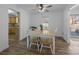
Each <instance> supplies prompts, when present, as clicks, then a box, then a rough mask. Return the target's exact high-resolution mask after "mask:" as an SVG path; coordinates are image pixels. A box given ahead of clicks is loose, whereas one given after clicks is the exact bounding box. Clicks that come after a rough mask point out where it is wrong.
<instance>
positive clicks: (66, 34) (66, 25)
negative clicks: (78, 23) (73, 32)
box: [62, 5, 73, 43]
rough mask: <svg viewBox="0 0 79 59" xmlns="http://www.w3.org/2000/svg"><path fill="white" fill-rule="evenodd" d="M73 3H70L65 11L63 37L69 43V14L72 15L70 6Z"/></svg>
mask: <svg viewBox="0 0 79 59" xmlns="http://www.w3.org/2000/svg"><path fill="white" fill-rule="evenodd" d="M72 6H73V5H69V6H67V7H66V8H65V10H64V12H63V26H62V27H63V38H64V40H65V41H67V43H70V27H69V16H70V8H71V7H72Z"/></svg>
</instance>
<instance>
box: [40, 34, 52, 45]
mask: <svg viewBox="0 0 79 59" xmlns="http://www.w3.org/2000/svg"><path fill="white" fill-rule="evenodd" d="M41 42H43V43H44V42H45V43H48V44H49V43H50V44H51V43H53V36H51V35H43V36H41Z"/></svg>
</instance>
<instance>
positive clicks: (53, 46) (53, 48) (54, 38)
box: [53, 37, 55, 54]
mask: <svg viewBox="0 0 79 59" xmlns="http://www.w3.org/2000/svg"><path fill="white" fill-rule="evenodd" d="M53 53H54V54H55V37H53Z"/></svg>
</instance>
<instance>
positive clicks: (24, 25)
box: [8, 5, 29, 40]
mask: <svg viewBox="0 0 79 59" xmlns="http://www.w3.org/2000/svg"><path fill="white" fill-rule="evenodd" d="M8 8H11V9H14V10H16V11H18V12H20V40H22V39H24V38H25V37H26V35H27V34H26V32H27V30H28V27H29V12H28V11H27V10H24V9H22V8H20V7H18V6H17V5H8Z"/></svg>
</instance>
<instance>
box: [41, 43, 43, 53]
mask: <svg viewBox="0 0 79 59" xmlns="http://www.w3.org/2000/svg"><path fill="white" fill-rule="evenodd" d="M42 48H43V44H41V48H40V53H41V51H42Z"/></svg>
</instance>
